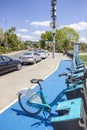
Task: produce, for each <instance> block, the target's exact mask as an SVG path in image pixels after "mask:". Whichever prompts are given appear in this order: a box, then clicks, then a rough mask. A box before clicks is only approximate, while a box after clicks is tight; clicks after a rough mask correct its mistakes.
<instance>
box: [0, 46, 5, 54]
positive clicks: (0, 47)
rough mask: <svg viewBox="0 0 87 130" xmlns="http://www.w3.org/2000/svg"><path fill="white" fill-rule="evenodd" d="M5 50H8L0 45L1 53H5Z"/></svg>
mask: <svg viewBox="0 0 87 130" xmlns="http://www.w3.org/2000/svg"><path fill="white" fill-rule="evenodd" d="M5 52H6V50H5V48H4V47H2V46H0V54H2V53H5Z"/></svg>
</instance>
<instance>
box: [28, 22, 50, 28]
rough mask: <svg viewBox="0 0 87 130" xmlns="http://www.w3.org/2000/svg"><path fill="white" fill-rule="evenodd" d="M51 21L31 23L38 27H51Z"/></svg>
mask: <svg viewBox="0 0 87 130" xmlns="http://www.w3.org/2000/svg"><path fill="white" fill-rule="evenodd" d="M50 22H51V21H43V22H38V21H34V22H31V25H34V26H36V27H38V26H42V27H49V26H50Z"/></svg>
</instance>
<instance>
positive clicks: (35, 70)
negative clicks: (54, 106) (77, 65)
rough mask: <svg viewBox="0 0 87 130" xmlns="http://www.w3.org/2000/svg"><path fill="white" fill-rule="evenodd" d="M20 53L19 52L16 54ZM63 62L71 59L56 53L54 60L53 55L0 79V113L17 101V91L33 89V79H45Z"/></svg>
mask: <svg viewBox="0 0 87 130" xmlns="http://www.w3.org/2000/svg"><path fill="white" fill-rule="evenodd" d="M14 53H15V54H16V53H19V52H14ZM14 53H10V54H7V55H8V56H12V55H14ZM61 60H69V57H67V56H66V55H63V54H62V53H55V57H54V58H52V53H50V54H49V56H48V58H46V59H44V60H42V61H41V62H39V63H36V64H34V65H26V66H23V68H22V69H21V70H20V71H15V72H11V73H8V74H5V75H3V76H1V77H0V90H1V91H0V111H3V110H4V109H6V108H7V107H8V105H10V104H11V103H12V102H14V101H15V100H16V99H17V95H16V93H17V91H18V90H20V89H22V88H26V87H32V86H33V84H31V83H30V80H31V79H32V78H42V79H45V78H46V77H47V76H48V75H49V74H51V73H52V72H53V71H54V70H55V69H56V68H57V67H58V65H59V63H60V61H61Z"/></svg>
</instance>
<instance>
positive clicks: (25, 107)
mask: <svg viewBox="0 0 87 130" xmlns="http://www.w3.org/2000/svg"><path fill="white" fill-rule="evenodd" d="M36 96H37V97H38V98H39V99H40V97H39V95H38V94H36ZM33 98H34V97H32V98H31V100H33ZM18 102H19V105H20V107H21V108H22V109H23V111H25V112H26V113H28V114H29V115H31V116H36V115H37V114H39V113H40V112H41V110H42V109H41V108H38V107H35V106H31V105H29V104H27V99H26V98H25V97H24V96H22V94H19V96H18Z"/></svg>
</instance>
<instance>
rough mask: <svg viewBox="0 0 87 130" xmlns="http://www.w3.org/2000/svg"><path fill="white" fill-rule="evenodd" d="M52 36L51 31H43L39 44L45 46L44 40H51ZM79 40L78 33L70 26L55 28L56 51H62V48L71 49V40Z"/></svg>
mask: <svg viewBox="0 0 87 130" xmlns="http://www.w3.org/2000/svg"><path fill="white" fill-rule="evenodd" d="M52 40H53V36H52V32H50V31H46V32H45V33H42V34H41V40H40V46H41V47H42V48H45V41H52ZM78 40H79V34H78V33H77V32H76V31H75V30H74V29H72V28H69V27H64V28H61V29H59V30H58V29H57V30H56V36H55V41H56V45H55V48H56V51H57V52H62V50H63V49H71V48H72V47H71V46H72V45H71V41H73V42H74V41H75V42H77V41H78Z"/></svg>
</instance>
